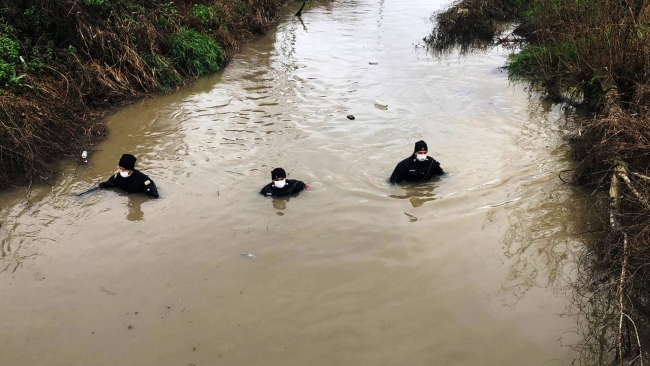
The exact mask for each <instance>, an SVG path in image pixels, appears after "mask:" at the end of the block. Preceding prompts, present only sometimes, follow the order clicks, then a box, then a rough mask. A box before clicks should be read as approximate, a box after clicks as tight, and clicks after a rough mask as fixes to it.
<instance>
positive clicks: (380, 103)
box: [375, 100, 388, 109]
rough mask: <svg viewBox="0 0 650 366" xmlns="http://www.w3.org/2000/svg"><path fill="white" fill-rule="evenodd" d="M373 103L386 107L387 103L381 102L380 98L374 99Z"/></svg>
mask: <svg viewBox="0 0 650 366" xmlns="http://www.w3.org/2000/svg"><path fill="white" fill-rule="evenodd" d="M375 105H376V106H377V107H381V108H386V109H388V104H386V103H384V102H382V101H381V100H375Z"/></svg>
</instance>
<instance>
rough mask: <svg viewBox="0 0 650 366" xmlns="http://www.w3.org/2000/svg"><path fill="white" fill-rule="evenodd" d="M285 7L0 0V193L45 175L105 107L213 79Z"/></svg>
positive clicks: (98, 127) (87, 137) (85, 143)
mask: <svg viewBox="0 0 650 366" xmlns="http://www.w3.org/2000/svg"><path fill="white" fill-rule="evenodd" d="M285 3H286V1H285V0H260V1H253V2H251V1H246V0H218V1H186V0H180V1H175V2H172V1H158V0H148V1H134V0H120V1H107V0H63V1H45V0H33V1H16V0H4V1H1V2H0V110H1V112H2V113H0V164H1V165H2V170H1V171H0V189H4V188H7V187H9V186H12V185H14V184H31V183H32V182H36V181H51V180H53V179H54V178H55V174H54V173H55V172H56V170H57V162H58V161H59V160H60V159H61V158H62V157H65V156H79V155H80V154H81V152H82V151H83V150H89V151H90V150H91V149H92V146H93V144H95V143H96V142H97V141H99V140H101V139H103V138H104V137H105V136H106V133H107V130H106V128H105V126H104V125H103V124H102V122H101V121H100V117H101V116H102V114H103V111H105V110H106V109H107V108H111V107H115V106H118V105H121V104H123V103H125V102H128V101H131V100H134V99H135V98H138V97H142V96H145V95H148V94H151V93H158V92H165V91H169V90H172V89H175V88H178V87H179V86H181V85H184V84H186V83H187V82H188V81H191V80H192V79H193V78H195V77H198V76H202V75H206V74H210V73H213V72H216V71H217V70H219V69H220V68H222V67H223V66H224V65H225V64H226V62H227V61H228V60H229V59H230V58H231V56H232V55H233V54H234V53H235V52H237V50H238V49H239V47H240V45H241V44H242V42H245V41H246V40H248V39H251V38H252V37H254V36H256V35H260V34H263V33H264V32H265V31H266V30H267V29H268V27H269V26H270V25H271V24H272V22H273V21H274V20H275V19H276V17H277V16H278V14H279V10H280V8H281V7H282V5H283V4H285Z"/></svg>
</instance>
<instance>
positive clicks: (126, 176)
mask: <svg viewBox="0 0 650 366" xmlns="http://www.w3.org/2000/svg"><path fill="white" fill-rule="evenodd" d="M120 175H121V176H122V178H128V177H129V172H120Z"/></svg>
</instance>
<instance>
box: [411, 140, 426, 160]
mask: <svg viewBox="0 0 650 366" xmlns="http://www.w3.org/2000/svg"><path fill="white" fill-rule="evenodd" d="M427 150H428V148H427V143H426V142H424V141H422V140H420V141H418V142H416V143H415V148H414V149H413V156H414V157H415V158H416V159H417V160H418V161H425V160H427Z"/></svg>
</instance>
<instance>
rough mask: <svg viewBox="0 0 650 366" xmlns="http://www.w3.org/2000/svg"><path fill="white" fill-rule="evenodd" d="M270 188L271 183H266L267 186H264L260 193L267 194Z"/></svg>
mask: <svg viewBox="0 0 650 366" xmlns="http://www.w3.org/2000/svg"><path fill="white" fill-rule="evenodd" d="M268 189H269V185H268V184H267V185H265V186H264V187H263V188H262V190H261V191H260V194H261V195H262V196H267V194H266V193H267V192H268Z"/></svg>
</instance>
